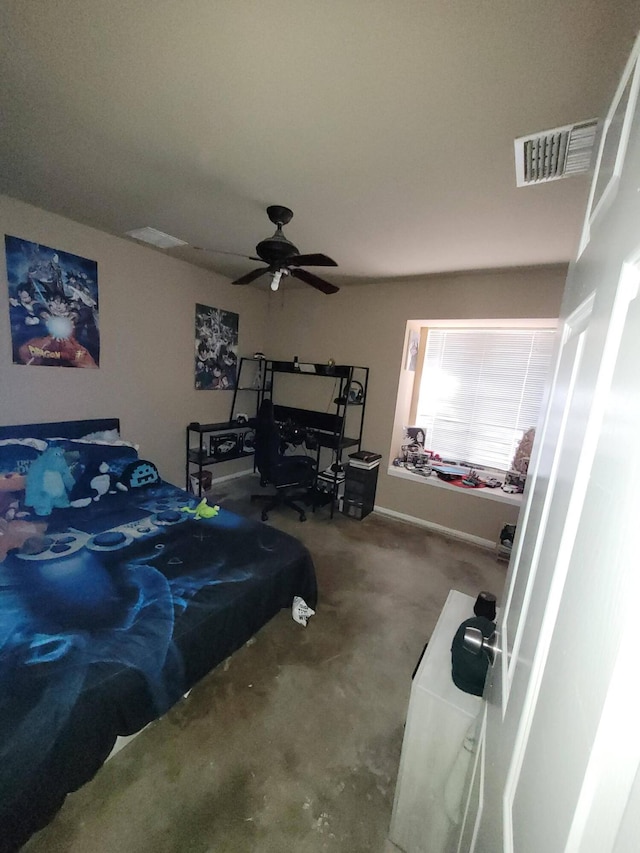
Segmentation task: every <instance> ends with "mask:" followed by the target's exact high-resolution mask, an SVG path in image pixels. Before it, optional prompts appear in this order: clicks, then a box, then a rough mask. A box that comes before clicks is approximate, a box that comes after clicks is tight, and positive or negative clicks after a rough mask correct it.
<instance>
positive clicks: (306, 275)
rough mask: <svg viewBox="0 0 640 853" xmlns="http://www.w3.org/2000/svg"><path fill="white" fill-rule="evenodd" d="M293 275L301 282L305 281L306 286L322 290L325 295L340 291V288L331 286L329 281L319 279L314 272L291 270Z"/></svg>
mask: <svg viewBox="0 0 640 853" xmlns="http://www.w3.org/2000/svg"><path fill="white" fill-rule="evenodd" d="M291 275H292V276H293V277H294V278H299V279H300V281H304V283H305V284H310V285H311V287H315V288H316V289H317V290H321V291H322V292H323V293H337V292H338V291H339V290H340V288H339V287H336V286H335V284H329V282H328V281H325V280H324V279H322V278H318V276H317V275H314V274H313V273H312V272H307V270H296V269H293V270H291Z"/></svg>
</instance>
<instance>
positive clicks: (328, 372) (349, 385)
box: [258, 359, 369, 518]
mask: <svg viewBox="0 0 640 853" xmlns="http://www.w3.org/2000/svg"><path fill="white" fill-rule="evenodd" d="M286 373H289V374H296V375H299V376H304V377H308V378H309V380H312V379H314V378H315V377H325V378H329V379H333V380H334V381H335V384H336V397H335V402H334V403H333V406H332V411H318V410H313V409H303V408H299V407H296V406H286V405H282V404H280V403H279V402H278V400H279V397H278V393H277V381H276V377H277V375H278V374H286ZM262 381H263V388H262V392H261V394H260V399H259V401H258V405H259V404H260V402H261V401H262V399H264V397H269V398H270V399H271V401H272V402H273V411H274V416H275V419H276V420H277V421H278V422H279V423H287V422H291V423H294V424H296V425H297V426H299V427H301V428H302V429H305V430H308V431H310V432H311V433H313V435H314V437H315V439H316V441H317V450H316V463H317V466H318V471H319V472H320V471H321V467H320V462H321V455H322V451H323V450H328V451H329V453H330V457H331V461H330V462H329V467H331V465H332V464H334V463H336V464H338V465H340V464H343V454H344V452H345V451H346V450H352V451H353V452H355V451H357V450H361V449H362V432H363V429H364V414H365V408H366V401H367V390H368V385H369V368H368V367H361V366H359V365H350V364H349V365H346V364H335V365H328V364H319V363H316V362H300V361H297V360H294V361H276V360H272V359H265V361H264V371H263V373H262ZM354 383H357V384H358V385H359V386H360V387H361V389H362V390H361V391H360V389H358V390H357V391H356V393H355V394H354V393H353V389H354V388H355V387H356V386H355V385H354ZM350 391H351V393H350ZM350 412H354V416H353V419H352V418H351V417H349V418H348V417H347V416H348V414H349V413H350ZM348 421H349V423H348ZM353 421H355V423H354V422H353ZM354 427H355V428H354ZM347 429H349V430H350V431H352V432H351V434H347V433H346V430H347ZM324 470H325V471H326V470H327V468H326V467H324ZM343 482H344V481H343V479H342V478H340V476H339V474H338V472H337V471H335V472H334V476H333V482H332V484H331V486H332V488H330V490H329V492H328V493H321V492H319V491H318V490H317V489H315V490H314V491H315V500H316V501H317V503H314V510H315V508H316V505H321V504H322V503H324V502H327V503H330V505H331V510H330V512H331V517H332V518H333V513H334V509H335V505H336V502H337V498H338V492H339V489H340V486H341V485H342V483H343ZM325 499H326V500H325Z"/></svg>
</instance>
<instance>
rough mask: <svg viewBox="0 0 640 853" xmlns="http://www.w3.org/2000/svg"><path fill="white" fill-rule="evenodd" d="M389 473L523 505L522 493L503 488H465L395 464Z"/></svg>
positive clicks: (459, 491) (431, 484)
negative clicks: (508, 491)
mask: <svg viewBox="0 0 640 853" xmlns="http://www.w3.org/2000/svg"><path fill="white" fill-rule="evenodd" d="M387 474H388V475H389V476H390V477H399V478H400V479H401V480H411V481H412V482H413V483H420V484H421V485H425V486H435V487H436V488H437V489H448V490H449V491H451V492H457V493H458V494H460V493H462V494H465V495H468V494H472V495H473V496H474V497H477V498H483V499H484V500H489V501H497V502H498V503H503V504H511V505H512V506H522V494H520V493H517V494H508V493H507V492H503V491H502V489H500V488H497V489H489V488H484V489H463V488H461V487H460V486H452V485H451V484H450V483H446V482H445V481H444V480H441V479H440V478H439V477H438V476H437V475H436V474H431V475H430V476H429V477H423V476H422V474H413V473H411V471H407V470H406V469H404V468H398V467H396V466H395V465H389V466H388V468H387Z"/></svg>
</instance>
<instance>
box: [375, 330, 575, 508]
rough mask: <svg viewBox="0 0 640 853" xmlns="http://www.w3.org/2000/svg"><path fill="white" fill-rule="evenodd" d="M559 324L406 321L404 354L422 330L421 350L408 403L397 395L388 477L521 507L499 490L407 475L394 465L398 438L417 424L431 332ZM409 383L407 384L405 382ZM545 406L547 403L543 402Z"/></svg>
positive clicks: (517, 498)
mask: <svg viewBox="0 0 640 853" xmlns="http://www.w3.org/2000/svg"><path fill="white" fill-rule="evenodd" d="M558 324H559V320H558V318H557V317H527V318H513V317H506V318H484V319H471V320H467V319H465V320H461V319H452V318H447V319H442V318H441V319H437V320H434V319H423V320H420V319H411V320H407V323H406V329H405V341H404V347H403V353H405V352H406V351H407V347H408V345H409V333H410V331H411V330H413V331H415V330H416V329H418V330H419V350H418V360H417V365H416V370H415V372H414V374H413V380H412V383H411V389H410V393H409V395H408V398H407V399H406V400H402V399H401V395H400V393H398V399H397V401H396V414H395V418H394V429H393V437H392V444H391V448H390V453H389V467H388V473H389V474H392V475H394V476H399V477H402V478H403V479H410V480H411V481H412V482H421V483H427V484H429V485H439V486H443V487H448V488H449V489H454V490H455V491H456V492H458V493H461V494H465V495H469V494H474V495H481V496H482V497H487V498H493V499H497V500H500V501H504V502H508V503H519V502H520V499H521V497H522V496H521V495H507V494H506V493H504V492H502V493H501V494H500V495H497V494H495V492H496V491H498V490H493V489H475V490H474V489H468V490H466V489H455V487H453V486H449V484H447V483H444V482H441V481H440V480H437V481H436V480H435V478H433V477H431V478H428V477H420V476H418V475H415V474H412V473H411V472H408V471H405V470H404V469H402V468H396V467H394V466H393V464H392V462H393V459H394V458H395V456H396V450H397V448H396V447H395V443H396V439H397V436H398V435H400V434H401V433H404V427H405V426H407V425H411V424H413V423H414V422H415V418H416V414H417V407H418V397H419V394H420V384H421V381H422V371H423V365H424V355H425V349H426V340H427V335H428V332H429V329H436V328H438V329H442V328H446V329H455V328H458V329H489V330H490V329H543V328H547V329H555V330H557V328H558ZM405 365H406V361H405V360H404V359H403V363H402V365H401V374H404V373H406V368H405ZM400 380H401V383H402V380H403V377H402V375H401V376H400ZM405 381H406V380H405ZM543 406H544V400H543Z"/></svg>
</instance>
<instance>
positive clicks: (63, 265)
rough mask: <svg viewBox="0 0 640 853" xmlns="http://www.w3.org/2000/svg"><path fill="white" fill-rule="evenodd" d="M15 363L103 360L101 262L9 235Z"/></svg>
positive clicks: (72, 364)
mask: <svg viewBox="0 0 640 853" xmlns="http://www.w3.org/2000/svg"><path fill="white" fill-rule="evenodd" d="M4 240H5V251H6V257H7V279H8V285H9V317H10V321H11V343H12V350H13V362H14V364H30V365H46V366H55V367H93V368H96V367H98V366H99V365H100V324H99V308H98V265H97V263H96V262H95V261H91V260H89V259H87V258H81V257H79V256H78V255H72V254H70V253H69V252H62V251H59V250H58V249H52V248H50V247H49V246H43V245H41V244H40V243H31V242H29V241H28V240H22V239H20V238H19V237H12V236H10V235H5V238H4Z"/></svg>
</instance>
